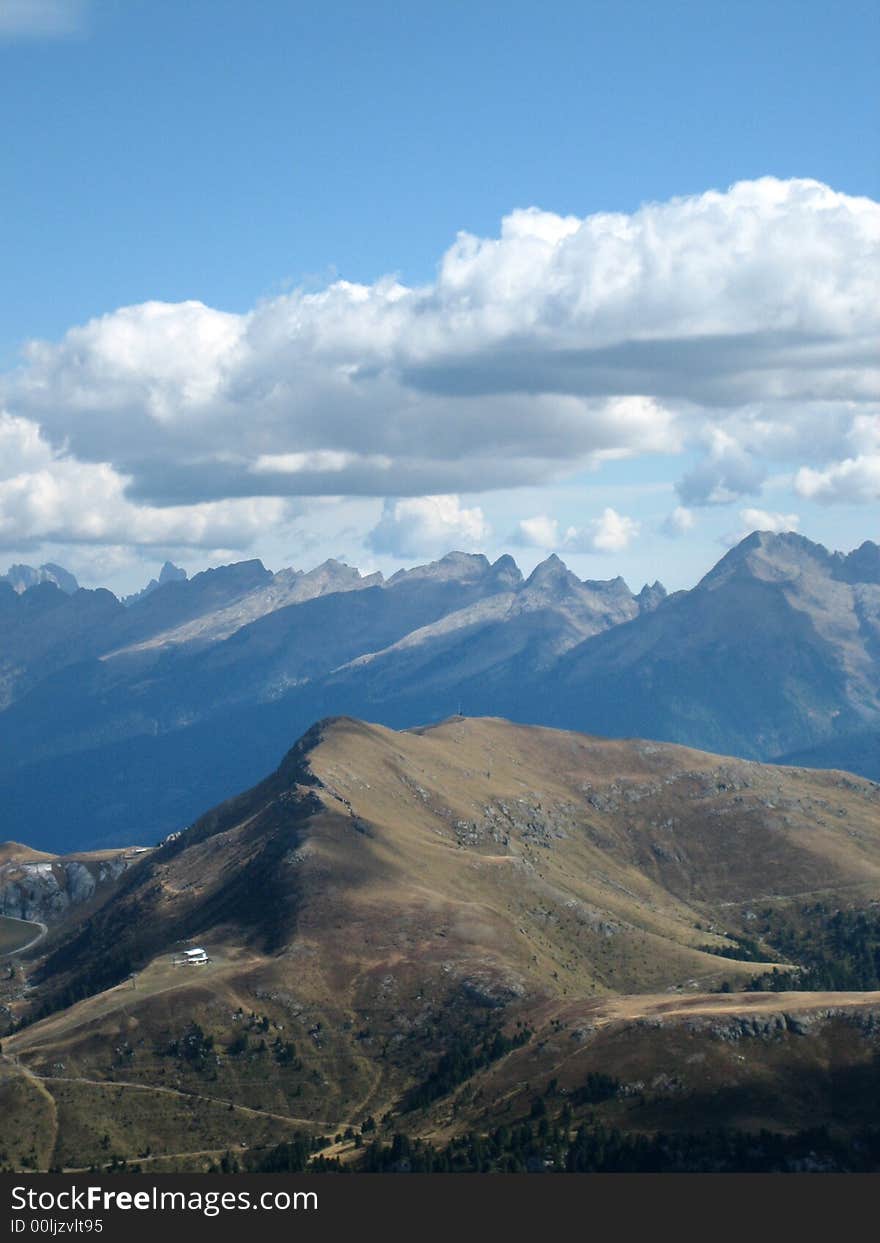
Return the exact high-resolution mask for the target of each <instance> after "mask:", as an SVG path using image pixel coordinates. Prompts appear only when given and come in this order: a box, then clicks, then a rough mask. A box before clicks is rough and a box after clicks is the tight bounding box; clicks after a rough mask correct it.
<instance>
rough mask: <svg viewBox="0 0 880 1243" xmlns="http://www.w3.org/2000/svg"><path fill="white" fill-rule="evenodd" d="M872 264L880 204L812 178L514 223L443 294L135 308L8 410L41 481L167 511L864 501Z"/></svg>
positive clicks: (461, 245)
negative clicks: (670, 460) (655, 479)
mask: <svg viewBox="0 0 880 1243" xmlns="http://www.w3.org/2000/svg"><path fill="white" fill-rule="evenodd" d="M878 240H880V206H878V204H876V203H874V202H872V201H870V200H867V199H861V198H853V197H850V196H847V195H844V194H840V193H837V192H835V191H833V190H832V189H830V188H828V187H827V186H824V185H821V184H819V183H817V182H813V181H805V180H794V181H778V180H775V179H772V178H764V179H761V180H758V181H754V182H743V183H739V184H737V185H735V186H733V187H731V188H730V189H729V190H727V191H726V192H717V191H711V192H708V193H706V194H702V195H697V196H693V197H689V198H680V199H673V200H671V201H669V202H666V203H655V204H648V205H646V206H644V207H642V208H641V209H639V210H638V211H636V212H634V213H633V214H631V215H624V214H620V213H600V214H597V215H593V216H589V217H587V218H585V219H578V218H576V217H560V216H556V215H553V214H552V213H548V212H541V211H537V210H534V209H529V210H519V211H515V212H513V213H512V214H511V215H510V216H508V217H507V218H506V219H505V220H504V221H503V222H502V227H501V231H500V235H499V236H498V237H496V238H477V237H474V236H471V235H469V234H461V235H459V237H458V238H457V240H456V241H455V243H454V244H453V246H452V247H451V248H450V249H449V250H448V251H447V253H446V254H445V255H444V256H443V257H442V260H441V262H440V264H439V266H438V271H437V276H436V279H435V280H434V281H433V282H432V283H431V284H430V285H427V286H423V287H418V288H410V287H406V286H404V285H402V284H401V283H400V282H399V281H397V280H395V279H393V278H386V279H383V280H380V281H377V282H376V283H375V284H373V285H369V286H366V285H354V284H351V283H348V282H345V281H339V282H336V283H335V284H332V285H331V286H329V287H328V288H326V289H324V290H322V291H320V292H318V293H305V292H294V293H291V294H287V295H285V296H283V297H278V298H274V299H271V300H269V301H266V302H264V303H262V304H260V305H259V306H258V307H256V308H255V309H254V310H252V311H251V312H249V313H247V314H241V315H236V314H229V313H225V312H221V311H218V310H214V309H212V308H210V307H206V306H204V305H202V304H201V303H198V302H187V303H181V304H174V305H170V304H164V303H147V304H144V305H140V306H133V307H126V308H122V309H120V310H116V311H113V312H110V313H108V314H107V315H105V316H102V317H100V318H98V319H95V320H92V321H90V322H89V323H87V324H84V325H81V326H77V327H74V328H71V329H70V331H69V332H68V333H67V334H66V335H65V337H64V338H63V339H62V340H60V341H58V342H55V343H47V342H32V343H30V344H29V345H28V346H27V347H26V349H25V352H24V356H23V361H22V365H21V366H20V367H19V368H17V369H16V370H15V371H14V372H12V373H10V374H8V375H6V376H5V377H4V378H3V380H2V384H0V394H2V397H3V400H4V404H5V406H6V407H7V408H8V410H9V411H10V412H11V414H12V415H13V416H15V417H16V418H17V419H18V420H22V421H24V422H25V423H26V424H27V426H29V427H31V428H35V429H39V434H40V436H41V437H43V438H45V440H46V441H47V442H49V443H51V445H52V450H53V454H54V457H53V465H52V466H51V467H49V468H47V469H50V470H54V471H55V472H56V473H58V472H59V471H61V472H62V473H63V471H64V470H67V469H72V466H71V464H72V463H77V464H80V466H88V467H89V468H90V469H95V468H97V467H101V468H104V469H106V470H107V471H109V472H111V476H112V478H113V479H114V480H117V481H121V483H120V487H121V488H122V490H123V491H124V492H125V500H126V503H128V504H131V505H136V506H137V508H138V509H141V508H144V507H146V508H147V509H149V510H150V512H152V513H155V512H158V511H159V510H160V509H161V508H162V507H169V506H170V507H173V508H175V509H176V510H178V511H179V510H181V509H182V508H186V507H192V506H197V505H204V504H214V505H216V504H227V505H228V504H232V503H234V502H235V500H236V498H238V500H240V501H244V500H245V499H246V498H261V497H296V496H309V495H312V496H320V495H325V496H326V495H334V496H338V495H370V496H384V497H391V498H393V501H396V500H398V499H400V498H405V497H424V496H429V497H437V496H449V495H453V494H461V493H473V492H477V491H479V492H484V491H486V490H489V489H493V488H505V487H510V486H516V485H519V484H536V483H542V482H545V481H548V480H550V479H553V478H556V477H559V476H561V475H563V474H565V473H566V472H570V471H572V470H575V469H579V468H583V467H584V466H588V465H590V464H595V463H596V462H599V461H602V460H603V459H606V458H615V457H625V456H633V455H638V454H647V453H678V452H680V451H681V450H683V449H684V448H689V449H691V450H696V452H697V454H698V457H699V460H698V462H697V464H696V465H695V466H693V465H692V466H691V468H690V469H689V470H688V471H682V478H681V480H680V494H681V500H682V502H683V504H684V505H686V506H688V507H693V506H700V505H705V504H717V503H731V502H733V501H735V500H737V499H739V498H740V497H744V496H747V495H748V494H749V493H757V492H758V491H759V490H760V486H761V481H762V479H763V476H764V473H765V470H766V468H767V464H768V463H769V462H773V461H777V462H779V461H785V462H789V463H791V464H792V465H793V466H794V468H795V469H796V470H800V471H801V473H800V474H799V475H798V476H797V478H798V480H799V484H798V486H799V488H800V489H801V490H802V491H803V493H804V494H805V495H807V494H811V495H815V496H817V497H819V498H820V499H823V500H829V501H832V500H834V499H837V498H838V497H841V496H844V495H845V496H846V497H847V498H848V499H854V498H855V499H858V498H860V497H862V498H869V497H870V496H871V495H872V488H873V487H874V484H873V483H872V480H873V478H874V475H873V466H872V463H871V461H870V460H869V461H867V462H865V463H861V464H860V461H859V459H860V457H861V458H866V457H867V458H871V456H872V455H871V454H867V453H865V452H861V453H859V452H854V450H853V444H854V440H853V437H854V436H855V435H856V432H857V429H858V428H859V427H862V426H863V425H865V423H866V421H868V422H870V421H871V420H873V419H876V417H877V409H878V406H877V404H876V403H877V400H878V390H880V384H878V368H877V365H876V359H875V352H874V347H875V340H876V333H877V330H878V327H880V306H878V300H877V298H876V289H877V285H878V278H880V272H878ZM851 462H854V463H855V465H850V463H851ZM241 512H242V513H245V512H246V511H245V510H242V511H241ZM389 512H393V511H389ZM153 521H154V519H151V522H153Z"/></svg>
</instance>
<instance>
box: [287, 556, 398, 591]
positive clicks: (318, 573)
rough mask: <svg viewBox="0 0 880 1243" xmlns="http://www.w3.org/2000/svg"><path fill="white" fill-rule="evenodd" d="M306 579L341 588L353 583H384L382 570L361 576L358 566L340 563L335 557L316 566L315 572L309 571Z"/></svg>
mask: <svg viewBox="0 0 880 1243" xmlns="http://www.w3.org/2000/svg"><path fill="white" fill-rule="evenodd" d="M303 578H304V579H321V580H322V581H324V582H326V583H327V584H328V585H330V584H332V585H338V586H340V587H348V586H350V585H351V584H352V583H358V584H362V583H370V584H374V583H375V584H377V585H378V584H379V583H381V582H383V581H384V580H383V575H382V572H381V570H377V571H376V572H375V574H361V572H360V570H359V569H358V568H357V566H354V565H349V564H348V563H347V562H346V561H338V560H337V559H336V558H335V557H328V559H327V560H326V561H324V562H322V563H321V565H317V566H315V568H314V569H313V570H308V571H307V572H306V573H305V574H304V575H303Z"/></svg>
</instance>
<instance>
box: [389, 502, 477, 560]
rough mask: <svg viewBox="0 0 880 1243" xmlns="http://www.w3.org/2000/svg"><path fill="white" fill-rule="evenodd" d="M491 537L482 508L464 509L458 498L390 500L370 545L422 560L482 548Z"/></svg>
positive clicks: (399, 555)
mask: <svg viewBox="0 0 880 1243" xmlns="http://www.w3.org/2000/svg"><path fill="white" fill-rule="evenodd" d="M489 535H490V528H489V525H488V523H487V522H486V520H485V518H484V517H483V511H482V510H481V509H480V508H479V507H475V508H473V509H463V508H462V506H461V502H460V500H459V498H458V497H457V496H422V497H412V498H408V499H404V500H398V501H391V500H387V501H386V502H385V505H384V508H383V511H382V517H381V519H380V521H379V523H378V525H377V526H376V527H374V528H373V530H372V531H371V532H370V534H369V536H368V537H367V544H368V546H369V547H370V548H371V549H372V550H373V552H377V553H389V554H390V555H391V556H393V557H420V556H426V555H427V556H430V555H431V554H432V553H438V552H442V553H445V552H448V551H449V550H450V549H463V550H469V549H474V548H480V547H481V546H482V545H483V544H484V543H485V542H486V540H487V539H488V538H489Z"/></svg>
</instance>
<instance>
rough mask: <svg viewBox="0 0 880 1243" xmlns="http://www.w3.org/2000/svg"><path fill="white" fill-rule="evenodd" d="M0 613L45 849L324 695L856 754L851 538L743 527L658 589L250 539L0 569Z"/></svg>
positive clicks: (869, 725) (170, 812)
mask: <svg viewBox="0 0 880 1243" xmlns="http://www.w3.org/2000/svg"><path fill="white" fill-rule="evenodd" d="M160 577H161V576H160ZM3 587H4V584H2V583H0V588H3ZM0 624H2V626H3V630H2V639H0V706H2V710H0V810H2V811H3V812H4V813H5V814H6V815H7V816H8V817H14V818H15V819H14V820H12V821H11V822H16V821H18V820H24V822H25V823H27V824H28V825H29V826H30V831H29V833H28V834H27V836H28V839H29V840H31V841H33V843H34V844H35V845H38V846H41V847H46V848H48V849H53V850H57V851H62V852H64V851H67V850H70V849H73V848H86V847H93V846H96V845H116V844H121V843H122V842H131V841H134V840H141V841H144V842H147V843H153V842H155V841H156V840H157V839H158V838H159V837H161V836H163V835H164V834H165V833H167V832H169V831H171V830H174V829H178V828H180V827H182V826H183V825H184V824H186V823H188V822H189V821H190V820H191V819H192V818H193V817H194V816H196V815H197V814H198V813H199V812H200V811H202V810H203V809H204V807H205V806H208V805H210V804H211V803H212V802H216V801H218V800H220V799H222V798H223V797H226V796H228V795H230V794H231V793H233V792H234V790H236V789H240V788H243V787H244V786H246V785H248V784H249V783H251V782H253V781H254V780H255V779H256V778H257V777H258V776H259V774H260V773H261V772H263V771H265V770H266V769H267V768H269V767H271V765H272V764H273V763H275V762H277V759H278V757H279V755H280V754H282V752H283V750H284V747H285V745H286V743H287V740H289V738H290V737H291V735H296V734H298V733H301V732H303V731H304V730H305V729H307V728H308V727H309V725H310V724H311V723H312V722H313V721H314V720H316V719H318V718H320V717H324V716H329V715H338V714H347V715H351V716H356V717H361V718H365V719H369V720H375V721H377V722H379V723H382V724H386V725H389V726H392V727H394V728H407V727H411V726H414V725H418V724H427V723H430V722H432V721H436V720H439V719H443V718H444V717H447V716H449V715H450V714H454V713H455V712H457V711H459V709H460V710H462V711H464V712H465V713H466V714H472V715H493V716H494V715H499V716H505V717H508V718H510V719H513V720H517V721H521V722H524V723H535V724H546V725H552V726H557V727H562V728H566V729H580V730H588V731H590V732H593V733H599V734H604V735H609V736H634V735H638V736H641V737H653V738H657V739H661V740H667V741H672V742H679V743H682V744H685V745H688V746H693V747H699V748H708V749H711V750H714V751H717V752H723V753H729V754H736V755H741V756H743V757H746V758H752V759H760V760H769V759H774V758H780V759H781V758H784V757H787V756H789V755H800V754H802V753H809V752H811V751H812V749H814V748H818V750H817V752H816V754H817V755H818V756H820V757H821V755H822V754H824V753H825V752H823V751H822V748H823V747H826V746H829V747H831V748H832V750H831V751H830V752H828V754H833V755H834V756H837V757H840V756H843V757H844V758H847V759H849V760H850V762H849V765H848V766H849V767H851V768H852V769H853V770H854V771H856V772H860V773H863V774H864V775H866V776H871V775H873V773H874V771H875V768H874V767H873V766H872V764H871V754H870V751H871V746H870V742H869V743H868V744H867V746H866V744H865V743H864V742H859V743H855V742H854V743H853V745H852V747H851V748H849V749H848V743H847V740H848V739H850V738H852V739H854V740H855V739H863V738H865V737H868V738H869V739H870V737H871V736H872V735H871V731H876V730H878V729H880V548H878V546H877V545H876V544H874V543H871V542H870V541H868V542H865V543H864V544H862V546H861V547H860V548H858V549H856V550H854V551H853V552H850V553H848V554H843V553H830V552H828V550H827V549H825V548H823V547H822V546H821V545H818V544H814V543H811V541H809V540H807V539H805V538H804V537H802V536H798V535H793V534H785V535H775V534H771V533H767V532H764V533H758V532H756V533H754V534H752V535H750V536H749V537H748V538H746V539H745V540H743V541H742V542H741V543H740V544H739V545H737V546H736V547H735V548H733V549H731V550H730V551H729V552H728V553H727V554H726V555H725V556H724V557H723V558H722V559H721V560H720V561H719V562H718V564H717V565H716V566H715V567H713V569H712V570H710V571H709V573H708V574H706V575H705V576H704V578H703V579H702V580H701V581H700V582H699V583H698V584H697V585H696V586H695V587H694V588H693V589H691V590H690V591H678V592H675V593H674V594H672V595H671V596H668V595H667V594H666V592H665V589H664V588H663V587H662V584H660V583H659V582H655V583H654V584H653V585H651V586H648V585H645V586H644V587H643V588H642V589H641V590H640V591H639V592H638V593H637V594H636V593H633V592H632V591H631V590H630V588H629V587H628V586H627V584H626V583H625V582H624V581H623V579H621V578H613V579H610V580H607V581H590V580H587V581H582V580H580V579H578V578H577V576H576V575H574V574H573V573H572V572H571V571H570V570H569V569H568V568H567V567H566V566H565V564H564V563H563V562H562V561H561V560H560V559H559V558H558V557H556V556H555V555H552V556H550V557H548V558H547V559H546V560H545V561H543V562H542V563H541V564H540V565H538V566H537V567H536V568H535V569H534V570H533V572H532V573H531V574H530V575H529V576H528V578H525V579H524V578H523V575H522V573H521V572H520V570H519V567H518V566H517V565H516V563H515V562H514V560H513V558H511V557H509V556H504V557H500V558H499V559H498V560H497V561H495V562H494V563H490V562H489V560H488V559H487V558H486V557H485V556H482V555H479V554H469V553H462V552H455V553H450V554H448V555H447V556H445V557H443V558H441V559H440V560H438V561H435V562H432V563H430V564H429V565H424V566H417V567H415V568H413V569H408V570H401V571H399V572H398V573H396V574H394V575H393V576H392V577H391V578H389V579H388V580H387V581H386V580H385V579H383V577H382V575H381V574H375V575H369V576H367V577H362V576H361V575H360V574H359V572H358V571H357V570H356V569H353V568H352V567H350V566H346V565H343V564H342V563H340V562H336V561H328V562H325V563H324V564H323V565H322V566H319V567H317V568H316V569H314V570H311V571H308V572H305V573H304V572H302V571H298V570H290V569H285V570H281V571H280V572H278V573H276V574H272V573H271V572H270V571H269V570H267V569H266V568H265V567H264V566H263V565H262V563H261V562H260V561H257V560H252V561H245V562H240V563H238V564H236V565H230V566H222V567H218V568H217V569H213V570H208V571H205V572H204V573H201V574H197V575H194V576H193V577H192V578H191V579H184V578H182V577H180V576H179V573H178V572H177V571H176V570H175V571H174V573H173V574H172V573H171V572H169V573H167V574H166V581H165V582H164V583H162V584H160V585H157V586H156V587H155V588H153V589H152V590H150V591H149V592H148V593H145V594H142V595H141V596H140V597H139V598H136V599H133V600H132V599H130V600H129V601H128V602H127V603H126V604H125V605H124V604H123V603H121V602H120V601H118V600H117V599H116V598H115V597H114V596H113V595H112V594H111V593H110V592H107V591H101V590H98V591H94V592H92V591H83V590H79V591H77V592H76V593H75V594H73V595H71V596H67V595H65V594H64V593H63V592H62V591H61V590H59V588H58V587H57V586H56V585H54V584H53V583H50V582H42V583H38V584H36V585H35V586H32V587H30V588H29V589H27V590H25V591H24V592H23V593H22V594H17V593H16V592H15V591H14V590H13V589H12V588H11V587H10V586H9V585H8V584H7V585H5V591H3V590H0ZM850 757H851V758H850ZM820 762H821V761H820ZM835 762H836V761H835ZM60 790H63V791H64V798H63V800H60V801H59V799H58V798H57V796H56V792H57V791H60Z"/></svg>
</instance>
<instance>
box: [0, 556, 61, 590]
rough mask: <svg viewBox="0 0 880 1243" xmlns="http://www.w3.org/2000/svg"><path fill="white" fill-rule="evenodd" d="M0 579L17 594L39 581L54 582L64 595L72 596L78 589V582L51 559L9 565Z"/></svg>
mask: <svg viewBox="0 0 880 1243" xmlns="http://www.w3.org/2000/svg"><path fill="white" fill-rule="evenodd" d="M0 581H3V582H7V583H9V585H10V587H11V588H12V589H13V591H15V592H17V593H18V595H22V593H23V592H25V591H29V590H30V588H31V587H36V586H38V585H39V584H40V583H54V585H55V586H56V587H58V588H59V589H60V590H61V591H63V592H64V594H65V595H68V596H72V595H73V594H74V592H76V591H79V583H78V582H77V581H76V579H75V578H74V576H73V575H72V574H71V573H70V571H69V570H65V568H64V566H63V565H55V563H54V562H52V561H47V562H46V563H45V564H44V565H41V566H38V567H35V566H32V565H21V564H20V565H11V566H10V567H9V569H8V570H7V572H6V573H5V574H4V575H2V579H0Z"/></svg>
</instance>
